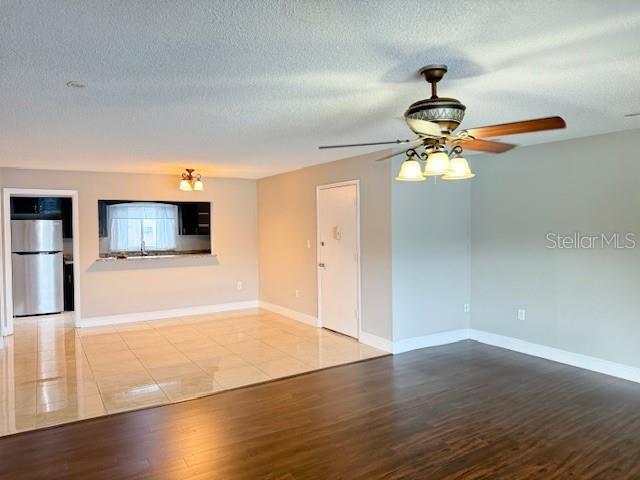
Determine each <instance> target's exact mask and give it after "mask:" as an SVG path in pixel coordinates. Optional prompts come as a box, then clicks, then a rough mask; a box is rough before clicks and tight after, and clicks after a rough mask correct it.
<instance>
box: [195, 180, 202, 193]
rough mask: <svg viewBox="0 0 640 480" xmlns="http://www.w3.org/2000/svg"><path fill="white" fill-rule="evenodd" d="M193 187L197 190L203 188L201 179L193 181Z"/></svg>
mask: <svg viewBox="0 0 640 480" xmlns="http://www.w3.org/2000/svg"><path fill="white" fill-rule="evenodd" d="M193 189H194V190H195V191H197V192H199V191H202V190H204V183H202V180H200V179H198V180H196V181H195V182H193Z"/></svg>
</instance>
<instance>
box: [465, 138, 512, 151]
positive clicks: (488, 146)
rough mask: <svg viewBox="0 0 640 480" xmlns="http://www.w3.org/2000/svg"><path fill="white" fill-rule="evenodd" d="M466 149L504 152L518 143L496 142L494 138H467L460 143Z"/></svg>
mask: <svg viewBox="0 0 640 480" xmlns="http://www.w3.org/2000/svg"><path fill="white" fill-rule="evenodd" d="M460 146H461V147H462V148H464V149H465V150H476V151H478V152H487V153H504V152H508V151H509V150H511V149H512V148H516V147H517V145H514V144H512V143H502V142H494V141H492V140H466V141H464V142H462V143H461V144H460Z"/></svg>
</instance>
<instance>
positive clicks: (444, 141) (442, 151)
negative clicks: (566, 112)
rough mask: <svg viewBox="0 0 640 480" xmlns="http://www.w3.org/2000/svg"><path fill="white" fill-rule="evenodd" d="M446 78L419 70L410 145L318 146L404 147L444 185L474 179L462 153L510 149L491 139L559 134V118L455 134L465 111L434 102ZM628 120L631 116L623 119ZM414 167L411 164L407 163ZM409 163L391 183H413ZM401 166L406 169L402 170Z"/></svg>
mask: <svg viewBox="0 0 640 480" xmlns="http://www.w3.org/2000/svg"><path fill="white" fill-rule="evenodd" d="M446 73H447V66H446V65H427V66H426V67H424V68H422V69H421V70H420V74H421V75H422V76H424V79H425V80H426V81H427V83H429V84H431V97H430V98H427V99H425V100H419V101H417V102H415V103H413V104H411V105H410V106H409V108H408V109H407V110H406V111H405V112H404V120H405V122H406V123H407V126H408V127H409V129H410V130H411V131H412V132H413V133H415V134H416V135H417V136H418V137H417V138H414V139H413V140H391V141H388V142H372V143H351V144H346V145H323V146H321V147H318V148H320V149H325V148H346V147H365V146H370V145H394V144H396V145H400V144H404V145H407V146H408V147H410V149H409V150H406V153H407V155H408V154H409V152H410V151H411V150H413V151H414V152H416V151H418V150H420V149H423V150H424V152H423V153H421V154H418V153H416V154H414V155H413V156H412V157H417V158H421V159H422V160H425V161H426V167H425V169H424V172H423V175H424V176H427V177H430V176H434V177H436V176H441V175H443V178H445V177H446V178H445V179H446V180H462V179H466V178H472V177H473V176H474V174H473V173H472V172H471V170H470V169H469V163H468V162H467V160H466V159H465V158H464V157H462V155H461V153H462V148H464V149H465V150H475V151H478V152H485V153H504V152H507V151H509V150H511V149H512V148H515V147H516V145H514V144H512V143H504V142H497V141H495V140H489V139H491V138H496V137H503V136H505V135H516V134H522V133H532V132H543V131H547V130H556V129H560V128H565V127H566V123H565V121H564V120H563V119H562V118H561V117H557V116H556V117H545V118H536V119H533V120H523V121H521V122H511V123H502V124H498V125H489V126H484V127H477V128H469V129H463V130H458V127H459V126H460V124H461V123H462V121H463V120H464V114H465V111H466V107H465V106H464V104H462V103H461V102H460V101H459V100H457V99H455V98H448V97H439V96H438V86H437V85H438V82H439V81H440V80H442V78H443V77H444V76H445V74H446ZM627 116H629V117H631V116H634V114H628V115H627ZM447 150H449V151H451V152H454V153H455V156H454V157H453V158H451V159H449V155H448V153H447ZM402 153H405V152H403V151H399V152H398V151H397V152H393V153H391V154H390V155H387V156H386V157H383V158H378V159H377V161H381V160H387V159H389V158H391V157H395V156H396V155H401V154H402ZM413 160H415V161H417V160H416V159H413ZM413 160H412V159H407V160H406V161H405V162H404V163H403V164H402V167H401V169H400V173H399V174H398V177H397V178H396V179H397V180H401V181H416V180H415V179H411V180H410V178H409V177H411V178H412V174H413V172H415V169H416V167H415V164H414V163H411V162H412V161H413ZM405 164H406V165H405Z"/></svg>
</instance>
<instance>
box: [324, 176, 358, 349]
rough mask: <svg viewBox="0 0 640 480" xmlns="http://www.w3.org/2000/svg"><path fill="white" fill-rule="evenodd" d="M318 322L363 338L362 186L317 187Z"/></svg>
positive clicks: (352, 183) (350, 182) (338, 184)
mask: <svg viewBox="0 0 640 480" xmlns="http://www.w3.org/2000/svg"><path fill="white" fill-rule="evenodd" d="M316 206H317V237H318V238H317V244H318V248H317V257H318V320H319V323H320V326H322V327H324V328H328V329H330V330H333V331H336V332H339V333H342V334H345V335H348V336H350V337H354V338H360V332H361V318H360V317H361V315H360V312H361V305H360V182H359V181H358V180H351V181H347V182H340V183H332V184H329V185H320V186H318V187H316Z"/></svg>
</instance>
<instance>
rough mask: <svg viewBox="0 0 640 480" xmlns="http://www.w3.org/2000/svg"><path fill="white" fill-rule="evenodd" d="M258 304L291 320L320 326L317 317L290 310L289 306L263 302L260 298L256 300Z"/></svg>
mask: <svg viewBox="0 0 640 480" xmlns="http://www.w3.org/2000/svg"><path fill="white" fill-rule="evenodd" d="M258 306H259V307H260V308H263V309H265V310H269V311H270V312H273V313H277V314H279V315H284V316H285V317H289V318H292V319H293V320H298V321H299V322H302V323H306V324H307V325H311V326H313V327H319V326H320V322H319V320H318V318H317V317H314V316H312V315H307V314H306V313H302V312H298V311H296V310H291V309H290V308H287V307H283V306H281V305H276V304H275V303H269V302H265V301H262V300H259V301H258Z"/></svg>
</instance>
